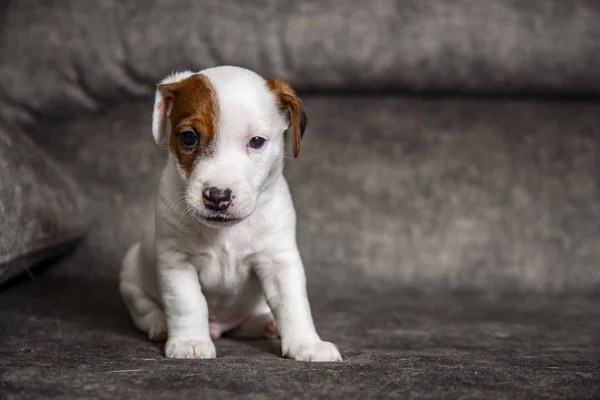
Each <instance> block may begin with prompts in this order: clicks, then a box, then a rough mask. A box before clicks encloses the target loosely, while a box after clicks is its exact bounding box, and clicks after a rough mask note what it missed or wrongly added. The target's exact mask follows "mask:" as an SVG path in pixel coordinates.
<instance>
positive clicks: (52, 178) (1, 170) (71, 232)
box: [0, 128, 86, 284]
mask: <svg viewBox="0 0 600 400" xmlns="http://www.w3.org/2000/svg"><path fill="white" fill-rule="evenodd" d="M84 206H85V201H84V198H83V197H82V195H81V193H80V192H79V190H78V188H77V186H76V184H75V182H74V181H73V179H72V178H71V177H70V176H68V174H67V173H66V172H65V171H63V170H62V169H61V168H60V167H59V166H57V165H56V164H55V163H54V162H53V161H52V160H51V159H50V158H49V157H48V156H47V155H46V154H45V153H44V152H43V151H42V150H41V149H40V148H39V147H38V146H37V145H35V144H34V143H32V142H31V140H30V139H28V138H27V136H26V135H25V134H24V133H22V132H19V131H18V130H15V129H11V130H8V129H6V130H4V129H2V128H0V284H1V283H3V282H5V281H6V280H8V279H9V278H12V277H14V276H16V275H18V274H20V273H23V272H25V271H26V270H28V269H30V268H31V267H32V266H34V265H35V264H37V263H38V262H40V261H43V260H46V259H48V258H50V257H53V256H56V255H59V254H61V253H63V252H64V251H65V250H66V248H67V247H68V245H69V244H71V243H73V242H74V241H75V240H76V239H77V238H78V237H80V236H81V234H82V233H83V230H84V227H85V224H86V219H85V215H84V213H83V212H84Z"/></svg>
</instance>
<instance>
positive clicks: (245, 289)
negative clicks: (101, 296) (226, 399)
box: [120, 66, 341, 361]
mask: <svg viewBox="0 0 600 400" xmlns="http://www.w3.org/2000/svg"><path fill="white" fill-rule="evenodd" d="M169 122H170V124H169ZM168 125H170V128H171V129H170V130H171V134H170V137H169V148H170V153H169V159H168V163H167V165H166V167H165V169H164V171H163V174H162V178H161V181H160V189H159V193H158V197H157V204H156V212H155V216H154V217H153V218H149V220H148V221H147V227H146V228H145V229H144V232H143V233H144V235H143V238H142V240H141V242H140V243H137V244H135V245H134V246H133V247H132V248H131V249H129V251H128V252H127V254H126V255H125V258H124V260H123V265H122V272H121V281H120V291H121V295H122V297H123V299H124V301H125V304H126V306H127V308H128V310H129V313H130V315H131V318H132V319H133V322H134V323H135V325H136V326H137V327H138V328H139V329H140V330H142V331H143V332H146V333H148V336H149V338H150V340H155V341H164V340H166V341H167V343H166V345H165V353H166V356H167V357H169V358H213V357H216V350H215V346H214V344H213V342H212V339H217V338H219V337H220V336H221V335H222V334H223V333H224V332H230V331H231V332H232V334H233V335H235V336H239V337H266V338H277V337H281V345H282V352H283V355H284V356H287V357H289V358H292V359H295V360H304V361H338V360H340V359H341V356H340V353H339V352H338V350H337V348H336V347H335V345H334V344H332V343H330V342H325V341H323V340H321V338H320V337H319V335H318V334H317V332H316V330H315V326H314V323H313V319H312V315H311V310H310V305H309V302H308V297H307V293H306V278H305V273H304V267H303V265H302V260H301V257H300V254H299V252H298V248H297V245H296V213H295V210H294V206H293V203H292V199H291V195H290V192H289V189H288V185H287V182H286V180H285V178H284V176H283V159H284V139H285V133H286V132H287V131H288V129H291V131H292V133H293V149H294V156H295V157H297V156H298V153H299V151H300V139H301V136H302V134H303V132H304V128H305V126H306V115H305V113H304V109H303V106H302V101H301V100H300V99H299V98H298V97H297V95H296V93H295V92H294V90H293V89H292V87H291V86H290V85H289V84H287V83H286V82H284V81H281V80H266V79H264V78H263V77H261V76H259V75H257V74H256V73H254V72H252V71H249V70H246V69H243V68H238V67H230V66H223V67H216V68H210V69H206V70H203V71H200V72H198V73H192V72H180V73H175V74H172V75H170V76H168V77H167V78H165V79H164V80H163V81H162V82H161V84H159V86H158V88H157V91H156V98H155V104H154V114H153V121H152V132H153V135H154V139H155V140H156V142H157V143H159V144H160V143H162V142H163V141H164V140H165V139H166V137H167V130H168V129H167V128H168ZM144 222H146V221H144Z"/></svg>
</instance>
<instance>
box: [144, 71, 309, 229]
mask: <svg viewBox="0 0 600 400" xmlns="http://www.w3.org/2000/svg"><path fill="white" fill-rule="evenodd" d="M169 126H170V128H171V129H170V131H171V132H170V137H169V148H170V152H171V156H170V161H169V162H171V163H173V164H174V166H175V167H176V169H177V171H178V175H179V178H180V180H181V182H182V184H183V185H184V187H185V199H186V202H187V203H188V204H187V205H188V206H189V207H190V208H191V209H192V210H193V211H194V215H196V216H198V217H199V219H200V220H201V221H202V222H204V223H205V224H207V225H209V226H217V227H219V226H224V225H228V224H232V223H235V222H238V221H240V220H242V219H244V218H246V217H247V216H248V215H250V214H251V213H252V212H253V211H254V209H255V207H256V205H257V203H258V202H260V201H269V199H268V198H265V197H268V193H269V191H268V188H269V187H270V185H271V184H272V183H274V182H275V180H276V179H278V178H279V175H280V174H281V170H282V166H283V155H284V136H285V135H284V134H285V133H286V131H288V129H289V130H290V131H291V133H292V135H293V149H294V156H295V157H297V156H298V153H299V151H300V139H301V137H302V135H303V133H304V129H305V127H306V115H305V113H304V109H303V106H302V101H301V100H300V99H299V98H298V96H297V95H296V93H295V92H294V90H293V89H292V87H291V86H290V85H289V84H287V83H286V82H284V81H281V80H265V79H264V78H262V77H261V76H259V75H257V74H255V73H254V72H251V71H248V70H246V69H243V68H238V67H217V68H210V69H207V70H203V71H201V72H199V73H191V72H183V73H177V74H173V75H171V76H169V77H167V78H166V79H165V80H163V82H162V83H161V84H160V85H159V86H158V88H157V91H156V98H155V104H154V115H153V121H152V133H153V135H154V139H155V140H156V142H157V143H159V144H160V143H162V142H163V141H164V140H165V138H166V137H167V130H168V127H169Z"/></svg>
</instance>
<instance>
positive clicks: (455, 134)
mask: <svg viewBox="0 0 600 400" xmlns="http://www.w3.org/2000/svg"><path fill="white" fill-rule="evenodd" d="M305 105H306V112H307V114H308V118H309V121H310V122H309V127H308V129H307V131H306V135H305V139H304V140H303V144H302V150H301V153H300V157H299V158H298V159H297V160H288V163H287V167H286V173H287V175H288V177H289V178H290V183H291V186H292V191H293V195H294V199H295V203H296V208H297V211H298V219H299V228H298V240H299V244H300V247H301V251H302V254H303V257H304V259H305V262H306V264H307V268H308V270H309V275H310V278H311V279H313V281H324V282H330V281H335V282H338V283H339V284H342V283H343V284H345V285H352V284H354V283H355V282H362V281H364V282H369V283H371V284H373V285H392V286H393V287H396V286H398V285H400V286H414V287H418V288H420V289H424V290H431V291H433V290H435V289H436V288H446V289H456V290H482V291H485V292H488V293H494V292H510V291H517V292H531V291H535V292H544V293H569V292H594V291H598V289H600V268H599V267H598V260H600V224H599V223H598V221H600V179H599V175H598V174H599V172H598V171H600V164H599V163H600V159H599V158H598V154H600V103H569V102H533V101H500V100H499V101H478V100H451V99H446V100H444V99H429V100H427V99H403V98H370V97H363V98H356V97H354V98H342V97H326V96H314V97H310V96H309V97H305ZM151 112H152V102H151V101H150V100H148V101H146V102H143V103H137V104H134V105H129V106H125V105H121V106H120V107H119V108H116V109H114V110H113V111H111V112H110V113H108V114H106V115H104V116H101V117H97V118H93V119H88V118H82V119H80V120H77V121H73V122H70V123H65V124H63V125H60V126H58V127H56V128H53V129H52V130H49V131H40V132H38V134H39V136H36V140H38V142H39V143H40V144H41V145H42V146H43V147H44V148H47V149H48V151H49V152H51V154H52V155H53V156H54V157H56V158H57V159H58V160H59V161H61V163H63V164H64V165H65V167H66V168H68V169H69V171H70V172H71V173H72V174H74V176H75V177H76V179H77V180H79V181H80V182H82V184H84V185H85V187H86V190H87V191H88V195H89V197H90V198H94V199H95V201H96V203H95V205H94V207H93V209H94V211H95V213H96V215H95V218H97V219H98V220H100V221H103V222H104V223H103V224H101V225H100V226H98V227H97V228H95V229H94V232H92V233H90V234H91V235H92V236H91V243H93V245H94V246H95V249H94V250H92V249H90V251H98V252H100V253H101V254H102V256H101V257H100V256H99V257H97V258H98V261H96V262H98V263H103V264H106V268H110V270H106V271H105V273H107V274H115V273H116V272H115V270H114V268H116V266H117V265H118V263H119V261H120V257H121V256H122V254H123V252H124V251H125V249H126V247H127V246H128V245H129V244H131V243H133V242H134V241H136V240H137V239H138V238H139V234H140V232H139V226H140V221H141V220H144V219H145V218H146V215H147V212H148V210H149V209H148V207H149V205H150V202H151V199H152V195H153V194H154V193H155V186H156V184H157V182H158V176H159V174H160V170H161V168H162V166H163V163H164V161H163V160H164V156H165V155H166V152H167V149H166V148H160V149H159V148H157V147H156V146H155V144H154V141H153V139H152V135H151V130H150V121H151ZM55 132H60V140H57V139H56V138H57V137H58V136H57V135H56V134H55ZM81 132H86V138H85V140H82V137H81ZM115 205H116V207H115ZM87 263H88V261H87V260H85V259H84V260H81V261H79V262H75V261H74V262H73V267H76V266H78V265H79V264H87ZM101 269H102V268H98V270H101Z"/></svg>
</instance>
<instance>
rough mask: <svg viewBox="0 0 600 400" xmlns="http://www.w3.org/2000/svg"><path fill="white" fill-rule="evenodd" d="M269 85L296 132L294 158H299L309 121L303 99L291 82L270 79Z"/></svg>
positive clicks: (293, 130) (294, 132)
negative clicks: (301, 141) (301, 142)
mask: <svg viewBox="0 0 600 400" xmlns="http://www.w3.org/2000/svg"><path fill="white" fill-rule="evenodd" d="M267 86H268V88H269V90H270V91H271V92H272V93H273V95H274V96H275V100H276V101H277V104H278V105H279V109H280V110H281V111H282V112H285V113H286V115H287V117H288V120H289V122H290V125H291V126H292V132H293V134H294V158H297V157H298V154H300V139H302V136H304V130H305V129H306V124H307V122H308V119H307V118H306V114H305V113H304V105H303V104H302V100H300V98H299V97H298V96H297V95H296V92H295V91H294V89H293V88H292V87H291V86H290V84H289V83H287V82H285V81H282V80H281V79H272V80H268V81H267Z"/></svg>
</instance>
